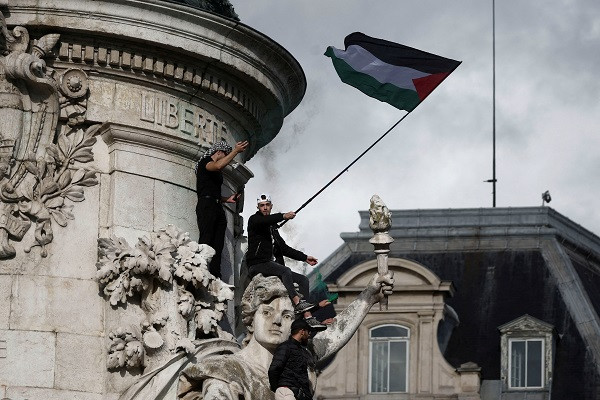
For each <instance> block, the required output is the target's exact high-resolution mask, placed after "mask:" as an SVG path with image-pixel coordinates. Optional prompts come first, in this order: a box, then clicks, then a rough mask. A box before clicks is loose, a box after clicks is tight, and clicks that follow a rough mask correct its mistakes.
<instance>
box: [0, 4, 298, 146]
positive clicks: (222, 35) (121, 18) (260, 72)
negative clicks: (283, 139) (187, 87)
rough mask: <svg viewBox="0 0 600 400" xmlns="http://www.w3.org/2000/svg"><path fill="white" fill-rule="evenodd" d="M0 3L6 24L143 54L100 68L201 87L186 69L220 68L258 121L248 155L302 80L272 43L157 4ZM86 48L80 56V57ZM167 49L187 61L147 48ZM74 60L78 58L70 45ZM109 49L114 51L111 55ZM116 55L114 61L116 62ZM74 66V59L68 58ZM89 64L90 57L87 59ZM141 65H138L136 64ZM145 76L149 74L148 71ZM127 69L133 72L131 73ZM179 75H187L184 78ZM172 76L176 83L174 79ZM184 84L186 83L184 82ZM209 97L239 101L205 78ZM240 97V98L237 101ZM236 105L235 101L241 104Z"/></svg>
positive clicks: (229, 24) (216, 19) (274, 128)
mask: <svg viewBox="0 0 600 400" xmlns="http://www.w3.org/2000/svg"><path fill="white" fill-rule="evenodd" d="M0 6H4V7H8V10H9V11H10V14H9V18H7V23H8V24H9V25H25V26H28V27H31V28H30V29H33V28H37V29H48V28H52V29H53V30H59V31H60V33H61V34H63V36H64V37H67V36H76V35H79V36H80V37H82V38H85V37H90V38H94V40H96V39H97V38H105V39H106V40H110V41H112V42H114V43H119V42H123V41H124V40H126V41H129V42H134V43H137V44H138V45H140V46H143V47H144V48H147V49H149V52H148V53H149V54H150V56H151V57H152V60H151V62H149V61H148V62H147V61H145V59H144V57H143V56H142V57H141V59H135V55H134V57H133V58H132V59H131V61H128V57H127V54H124V53H123V52H124V51H125V50H126V49H109V48H107V49H106V64H105V67H106V68H112V67H116V68H113V69H117V68H118V69H123V67H128V66H127V65H123V63H124V62H125V64H127V63H128V62H130V63H133V64H132V68H133V67H137V66H139V68H140V69H139V70H138V71H141V72H142V73H145V72H144V68H145V69H146V70H148V71H146V72H152V74H155V73H157V74H161V70H162V75H161V76H162V77H165V76H166V77H168V78H169V77H170V75H171V74H172V75H173V79H175V80H177V79H180V80H181V82H183V83H186V84H187V83H188V82H186V81H185V80H186V79H187V80H188V81H189V83H190V84H194V79H195V83H196V85H197V87H199V88H202V85H203V81H202V80H203V79H205V76H204V74H199V73H198V70H194V72H193V73H192V74H191V75H190V72H192V71H191V70H190V69H191V67H195V68H197V65H201V64H202V62H204V64H206V66H207V68H206V70H207V71H208V70H212V71H214V72H215V75H214V76H215V77H216V79H217V80H218V78H219V77H218V76H217V74H216V72H218V71H220V70H222V71H223V73H222V74H221V76H226V75H229V76H232V75H233V76H235V77H236V78H237V79H238V80H239V82H243V84H244V85H245V86H246V88H242V87H241V85H240V86H237V85H235V84H233V83H232V86H233V87H234V88H236V87H237V88H238V90H243V91H244V92H246V93H247V97H250V99H247V101H248V103H250V102H252V103H253V104H254V105H252V104H247V105H244V107H245V108H246V106H248V111H249V112H250V113H251V114H252V115H254V116H255V118H256V117H257V118H258V123H259V124H260V128H261V131H260V132H251V133H250V136H251V141H252V143H251V146H252V149H250V151H249V152H248V156H251V155H252V154H254V153H255V152H256V151H257V150H258V149H259V148H260V147H262V146H264V145H265V144H267V143H268V142H270V141H271V140H272V139H273V137H274V136H275V135H276V133H277V132H278V130H279V129H280V128H281V125H282V123H283V118H284V117H285V116H286V115H288V114H289V113H290V112H291V111H292V110H293V109H294V108H295V107H296V106H297V105H298V104H299V102H300V100H301V99H302V97H303V95H304V92H305V89H306V80H305V77H304V73H303V71H302V69H301V67H300V65H299V64H298V62H297V61H296V60H295V59H294V58H293V57H292V56H291V55H290V54H289V53H288V52H287V51H286V50H285V49H284V48H283V47H281V46H280V45H278V44H277V43H275V42H273V41H272V40H271V39H269V38H268V37H267V36H265V35H263V34H261V33H259V32H257V31H255V30H253V29H252V28H250V27H248V26H246V25H244V24H241V23H239V22H235V21H232V20H229V19H226V18H222V17H220V16H218V15H215V14H212V13H209V12H205V11H202V10H198V9H194V8H190V7H186V6H183V5H179V4H172V3H165V2H162V1H158V0H146V1H143V2H142V1H138V0H112V1H108V0H93V1H92V0H62V1H60V2H56V1H51V0H18V1H17V0H8V1H6V0H4V2H3V3H0ZM72 45H78V44H77V43H70V44H69V47H68V49H69V51H70V52H71V54H70V55H67V54H66V53H65V51H66V50H65V49H62V48H61V51H62V53H61V54H62V56H63V57H67V56H69V57H72V53H73V47H72ZM101 48H102V47H101V46H99V47H98V49H94V55H93V56H92V55H91V53H90V52H91V49H87V46H86V48H85V49H81V52H82V54H81V62H83V63H85V61H86V57H87V58H88V59H90V58H91V57H98V58H99V60H100V61H103V58H104V53H103V51H102V50H101ZM86 49H87V51H88V53H87V55H86V53H85V52H86ZM155 49H161V50H162V51H163V52H164V51H171V52H172V53H173V54H174V55H176V56H178V57H189V58H190V60H191V62H190V64H189V65H186V66H182V67H183V68H180V69H177V65H176V60H167V59H166V58H165V59H164V60H160V59H158V58H157V59H154V55H152V54H151V53H152V50H155ZM75 50H76V51H75V55H76V57H78V54H77V48H76V49H75ZM115 50H118V52H119V53H118V55H117V52H116V51H115ZM117 56H118V60H117ZM72 61H76V60H72ZM90 61H91V60H90ZM140 62H141V64H140ZM150 69H151V70H152V71H149V70H150ZM132 71H136V70H135V69H132ZM186 72H188V74H187V75H186ZM176 77H178V78H176ZM190 79H191V80H190ZM209 82H210V80H207V83H205V85H208V89H209V92H210V93H219V91H221V92H222V97H224V98H228V97H229V98H230V99H233V101H232V103H235V104H238V105H239V102H240V96H239V95H238V94H237V92H236V90H226V87H225V86H222V87H221V88H219V87H218V84H216V86H215V83H214V81H213V83H212V84H213V87H212V88H211V84H210V83H209ZM241 97H242V98H243V93H242V96H241ZM256 99H262V100H263V101H264V109H263V110H260V109H259V107H258V106H259V105H258V104H257V102H256ZM241 101H242V103H243V100H241Z"/></svg>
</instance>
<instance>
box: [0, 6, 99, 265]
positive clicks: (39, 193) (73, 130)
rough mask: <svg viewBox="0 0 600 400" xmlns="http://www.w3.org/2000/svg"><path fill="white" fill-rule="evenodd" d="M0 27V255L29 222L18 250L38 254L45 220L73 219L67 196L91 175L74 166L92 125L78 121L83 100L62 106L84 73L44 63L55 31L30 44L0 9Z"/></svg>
mask: <svg viewBox="0 0 600 400" xmlns="http://www.w3.org/2000/svg"><path fill="white" fill-rule="evenodd" d="M0 29H1V33H0V120H1V121H2V131H0V259H2V258H10V257H13V256H15V255H16V251H15V249H14V247H13V246H12V245H11V243H10V242H11V241H13V240H18V241H20V240H21V239H23V237H24V235H25V233H27V231H28V230H29V228H30V226H31V225H32V224H35V226H36V228H35V235H34V243H33V244H31V245H30V246H28V247H26V248H25V251H26V252H29V251H30V250H31V248H32V247H35V246H40V247H41V255H42V257H45V256H46V255H47V250H46V245H48V244H49V243H51V242H52V240H53V231H52V226H53V223H56V224H58V225H60V226H63V227H64V226H66V225H67V220H69V219H73V214H72V213H71V210H72V208H73V205H70V204H68V203H69V202H80V201H83V200H84V198H85V197H84V194H83V188H84V187H86V186H93V185H96V184H97V183H98V182H97V180H96V173H95V171H91V170H88V169H86V168H84V167H82V166H81V165H82V164H85V163H89V162H90V161H93V159H94V156H93V153H92V151H91V147H92V146H93V145H94V143H95V142H96V138H95V135H96V131H97V126H94V127H89V128H87V129H85V130H84V129H83V128H78V127H77V125H79V124H80V123H81V122H83V121H84V120H85V107H84V106H82V105H81V104H80V105H79V108H77V110H76V111H69V110H68V107H67V105H68V104H71V105H72V106H73V107H74V105H75V104H77V103H78V102H79V103H80V102H81V99H84V98H85V96H86V94H87V87H86V86H85V85H86V80H87V77H86V75H85V73H83V71H78V70H71V71H66V72H65V73H64V74H59V73H57V72H56V71H54V70H50V69H48V68H47V67H46V62H45V61H44V58H45V57H46V56H47V55H48V54H50V52H51V51H52V49H53V48H54V46H55V45H56V43H57V42H58V40H59V35H57V34H48V35H45V36H43V37H41V38H40V39H39V40H33V41H32V43H31V44H30V40H29V33H28V31H27V29H25V28H24V27H20V26H17V27H15V28H14V29H12V32H11V31H10V30H9V29H8V27H7V25H6V22H5V19H4V15H3V14H2V13H1V12H0ZM63 105H64V106H65V107H62V106H63ZM63 110H64V115H65V117H67V118H68V119H70V122H69V124H68V125H70V126H67V127H64V128H63V127H59V121H58V120H59V116H60V114H61V112H63ZM75 115H76V116H75Z"/></svg>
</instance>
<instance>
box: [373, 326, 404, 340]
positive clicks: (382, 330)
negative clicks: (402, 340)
mask: <svg viewBox="0 0 600 400" xmlns="http://www.w3.org/2000/svg"><path fill="white" fill-rule="evenodd" d="M371 337H372V338H386V337H408V329H406V328H403V327H401V326H382V327H379V328H375V329H373V330H371Z"/></svg>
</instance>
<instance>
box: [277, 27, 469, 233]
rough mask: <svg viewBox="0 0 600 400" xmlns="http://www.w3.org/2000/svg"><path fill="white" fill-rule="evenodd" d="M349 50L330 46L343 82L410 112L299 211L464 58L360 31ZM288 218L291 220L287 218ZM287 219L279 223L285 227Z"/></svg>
mask: <svg viewBox="0 0 600 400" xmlns="http://www.w3.org/2000/svg"><path fill="white" fill-rule="evenodd" d="M344 45H345V50H339V49H336V48H335V47H332V46H330V47H328V48H327V51H325V55H326V56H327V57H330V58H331V61H332V62H333V66H334V68H335V70H336V72H337V73H338V75H339V77H340V79H341V80H342V82H344V83H347V84H349V85H351V86H354V87H355V88H357V89H358V90H360V91H362V92H363V93H365V94H366V95H368V96H370V97H374V98H376V99H377V100H380V101H383V102H386V103H388V104H391V105H392V106H394V107H396V108H398V109H400V110H405V111H408V112H407V113H406V114H405V115H404V116H402V118H400V119H399V120H398V122H396V123H395V124H394V125H392V127H391V128H390V129H388V130H387V131H386V132H385V133H384V134H383V135H381V137H379V139H377V140H376V141H375V142H374V143H373V144H372V145H370V146H369V147H368V148H367V149H366V150H365V151H363V152H362V153H361V154H360V155H359V156H358V157H357V158H356V159H354V161H352V162H351V163H350V164H349V165H348V166H347V167H345V168H344V169H342V171H341V172H340V173H339V174H337V175H336V176H335V177H334V178H333V179H332V180H330V181H329V182H328V183H327V184H326V185H325V186H323V187H322V188H321V189H320V190H319V191H317V193H315V194H314V195H313V196H312V197H311V198H309V199H308V200H307V201H306V202H304V204H302V205H301V206H300V207H299V208H298V209H297V210H296V213H298V212H299V211H300V210H302V209H303V208H304V207H306V206H307V205H308V204H309V203H310V202H311V201H313V200H314V199H315V198H316V197H317V196H318V195H319V194H321V193H322V192H323V191H324V190H325V189H327V188H328V187H329V186H330V185H331V184H332V183H333V182H335V181H336V180H337V179H338V178H339V177H340V176H341V175H342V174H343V173H344V172H346V171H348V170H349V169H350V167H352V166H353V165H354V164H355V163H356V162H357V161H358V160H360V159H361V158H362V157H363V156H364V155H365V154H366V153H367V152H368V151H369V150H371V149H372V148H373V147H374V146H375V145H376V144H377V143H379V142H380V141H381V140H382V139H383V138H384V137H385V136H386V135H387V134H388V133H390V132H391V131H392V129H394V128H395V127H396V126H397V125H398V124H399V123H400V122H402V121H403V120H404V118H406V117H407V116H408V115H409V114H410V113H411V112H412V111H413V110H414V109H415V108H417V106H418V105H419V104H421V103H422V102H423V100H425V99H426V98H427V96H429V95H430V94H431V92H433V90H434V89H435V88H436V87H437V86H438V85H439V84H440V83H442V82H443V81H444V79H446V78H447V77H448V75H450V74H451V73H452V72H453V71H454V70H455V69H456V68H457V67H458V66H459V65H460V64H461V62H460V61H456V60H452V59H450V58H445V57H441V56H438V55H435V54H431V53H427V52H425V51H422V50H418V49H415V48H412V47H408V46H404V45H402V44H399V43H394V42H389V41H387V40H383V39H377V38H372V37H370V36H367V35H365V34H363V33H360V32H355V33H351V34H350V35H348V36H346V38H345V39H344ZM286 221H287V220H286ZM286 221H283V222H281V223H280V224H279V227H281V226H283V225H284V224H285V223H286Z"/></svg>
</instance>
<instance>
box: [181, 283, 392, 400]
mask: <svg viewBox="0 0 600 400" xmlns="http://www.w3.org/2000/svg"><path fill="white" fill-rule="evenodd" d="M392 285H393V278H392V275H391V274H388V275H386V276H380V275H378V274H375V275H374V276H373V278H372V279H371V281H370V282H369V284H368V285H367V287H366V288H365V289H364V290H363V291H362V292H361V294H360V295H359V296H358V298H357V299H356V300H354V301H353V302H352V303H350V305H349V306H348V308H346V309H345V310H344V311H342V312H341V313H340V314H338V315H337V317H336V318H335V320H334V322H333V323H332V324H331V325H330V326H329V327H328V328H327V330H325V331H324V332H321V333H318V334H317V335H316V336H315V337H314V339H313V340H312V342H311V343H310V345H309V349H310V350H311V352H312V353H313V355H314V359H315V361H316V364H315V366H316V368H319V367H320V366H322V365H324V363H326V362H327V361H328V360H329V359H330V358H331V357H332V356H334V355H335V354H336V353H337V352H338V351H339V350H340V349H341V348H342V347H343V346H344V345H345V344H346V343H347V342H348V340H350V338H351V337H352V335H353V334H354V332H356V330H357V329H358V327H359V325H360V323H361V322H362V320H363V319H364V317H365V316H366V314H367V313H368V311H369V310H370V309H371V307H372V306H373V304H375V303H376V302H378V301H379V300H380V299H381V298H382V296H383V294H384V293H385V294H390V293H391V289H392ZM382 289H383V290H382ZM242 316H243V320H244V323H245V325H246V327H247V328H248V331H249V337H248V338H247V344H246V346H245V347H244V349H242V350H241V351H239V352H237V353H235V354H233V355H218V356H211V357H208V358H206V359H204V360H202V361H199V362H197V363H196V364H195V365H192V366H190V367H188V368H186V369H185V370H184V371H183V374H182V377H181V378H180V384H179V389H178V395H179V398H180V399H182V400H192V399H198V398H202V399H204V400H217V399H219V400H221V399H228V400H229V399H230V400H238V399H245V400H251V399H264V400H269V399H274V393H273V392H271V390H270V389H269V379H268V376H267V371H268V369H269V365H270V364H271V360H272V358H273V352H274V351H275V348H276V347H277V345H279V344H280V343H282V342H284V341H285V340H286V339H287V338H288V337H289V335H290V327H291V323H292V321H293V319H294V308H293V306H292V303H291V301H290V299H289V297H288V296H287V292H286V291H285V288H284V287H283V284H282V283H281V282H280V281H279V279H278V278H276V277H267V278H265V277H263V276H262V275H260V274H259V275H257V276H255V277H254V278H253V280H252V282H251V283H250V285H249V286H248V288H247V289H246V291H245V293H244V297H243V299H242ZM309 377H310V379H311V382H312V383H313V389H314V387H315V386H316V371H315V370H311V371H309Z"/></svg>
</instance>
